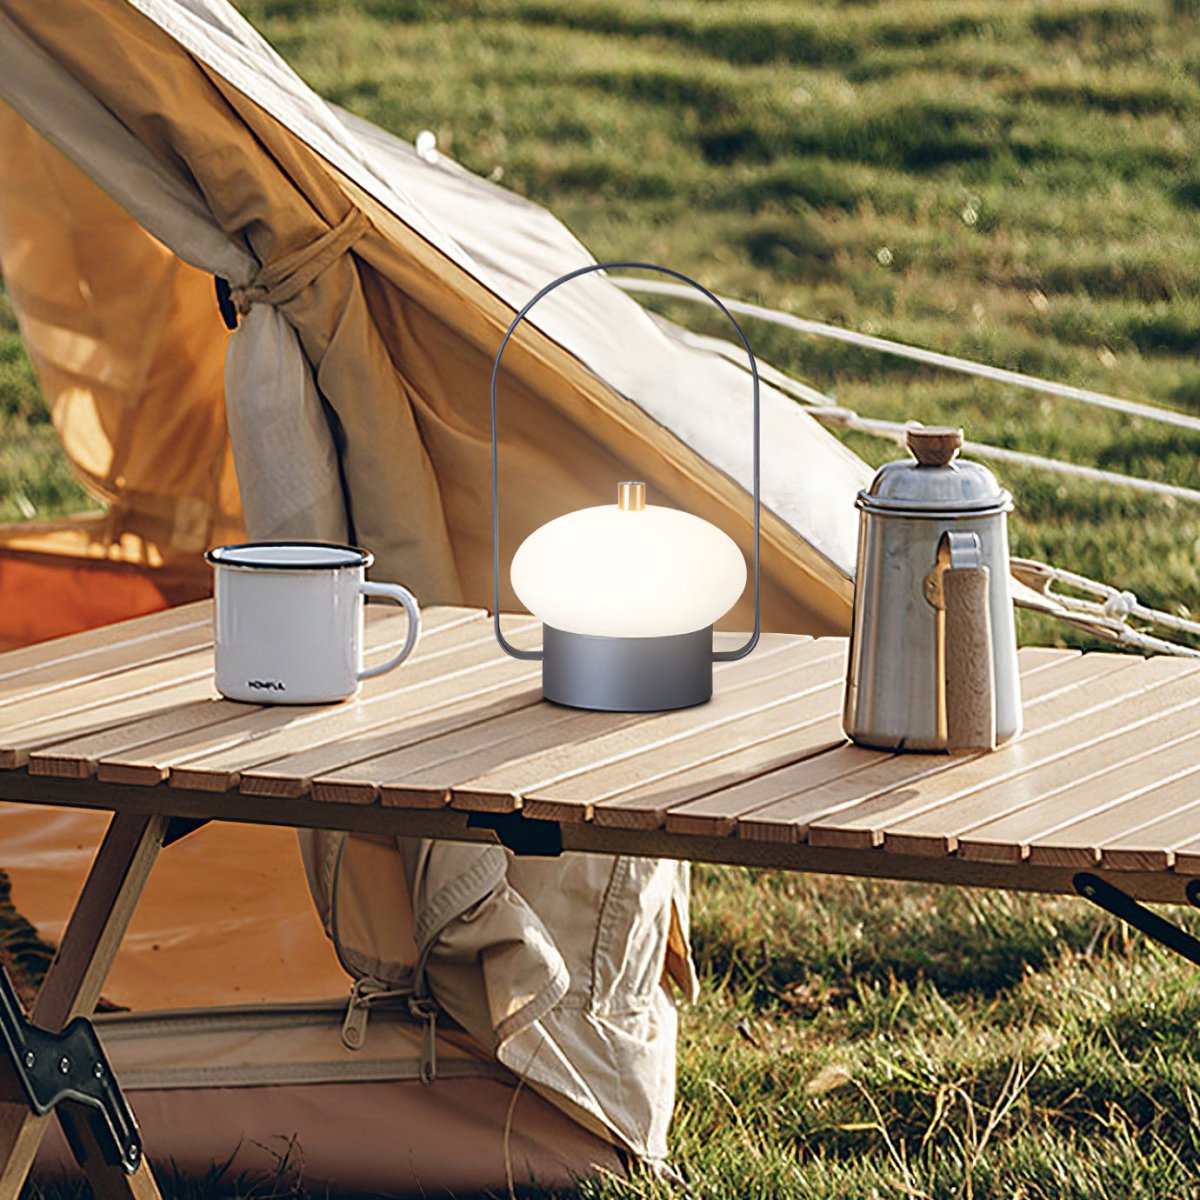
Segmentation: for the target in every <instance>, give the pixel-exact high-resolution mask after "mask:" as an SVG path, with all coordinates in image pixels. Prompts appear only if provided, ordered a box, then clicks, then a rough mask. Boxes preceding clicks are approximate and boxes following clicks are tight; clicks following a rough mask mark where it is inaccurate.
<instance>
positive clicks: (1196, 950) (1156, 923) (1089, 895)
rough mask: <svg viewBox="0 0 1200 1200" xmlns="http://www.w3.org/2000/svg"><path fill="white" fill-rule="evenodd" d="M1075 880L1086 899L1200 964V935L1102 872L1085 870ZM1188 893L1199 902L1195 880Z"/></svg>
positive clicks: (1195, 901)
mask: <svg viewBox="0 0 1200 1200" xmlns="http://www.w3.org/2000/svg"><path fill="white" fill-rule="evenodd" d="M1072 882H1073V883H1074V885H1075V890H1076V891H1077V892H1078V893H1079V894H1080V895H1081V896H1083V897H1084V898H1085V899H1088V900H1090V901H1091V902H1092V903H1093V904H1096V905H1099V907H1100V908H1102V909H1104V910H1105V911H1106V912H1110V913H1112V915H1113V916H1114V917H1119V918H1120V919H1121V920H1122V921H1124V922H1125V923H1126V924H1128V925H1132V926H1133V928H1134V929H1138V930H1140V931H1141V932H1142V933H1144V934H1145V935H1146V936H1147V937H1150V938H1153V939H1154V940H1155V941H1156V942H1159V943H1161V944H1162V945H1164V946H1166V947H1167V949H1169V950H1174V951H1175V953H1176V954H1181V955H1182V956H1183V957H1184V958H1186V959H1187V960H1188V961H1189V962H1193V963H1195V964H1196V965H1197V966H1200V939H1197V938H1194V937H1192V935H1191V934H1190V933H1188V932H1187V930H1186V929H1180V928H1179V926H1178V925H1173V924H1171V922H1170V921H1168V920H1167V919H1166V918H1165V917H1160V916H1159V915H1158V913H1156V912H1151V911H1150V909H1148V908H1146V907H1145V906H1144V905H1141V904H1139V903H1138V902H1137V901H1136V900H1134V899H1133V897H1132V896H1127V895H1126V894H1125V893H1124V892H1123V891H1121V889H1120V888H1118V887H1115V886H1114V885H1113V884H1111V883H1109V882H1108V881H1107V880H1105V879H1101V878H1100V877H1099V876H1098V875H1092V874H1090V873H1088V872H1086V871H1084V872H1081V873H1080V874H1078V875H1076V876H1075V878H1074V880H1072ZM1187 897H1188V900H1190V901H1191V903H1192V904H1198V901H1200V889H1197V887H1196V886H1195V884H1194V883H1190V884H1188V889H1187Z"/></svg>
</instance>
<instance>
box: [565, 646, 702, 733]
mask: <svg viewBox="0 0 1200 1200" xmlns="http://www.w3.org/2000/svg"><path fill="white" fill-rule="evenodd" d="M543 632H544V640H543V643H542V646H543V658H542V694H543V695H544V696H545V698H546V699H547V700H552V701H553V702H554V703H555V704H565V705H567V706H568V707H570V708H590V709H596V710H598V711H600V712H662V711H663V710H665V709H671V708H690V707H692V705H695V704H703V703H704V702H705V701H706V700H711V699H712V689H713V684H712V633H713V631H712V626H711V625H709V626H707V627H706V628H704V629H697V630H696V631H695V632H694V633H677V634H672V635H670V636H668V637H634V638H618V637H592V636H590V635H588V634H583V633H563V631H562V630H561V629H554V628H552V627H551V626H549V625H545V626H543Z"/></svg>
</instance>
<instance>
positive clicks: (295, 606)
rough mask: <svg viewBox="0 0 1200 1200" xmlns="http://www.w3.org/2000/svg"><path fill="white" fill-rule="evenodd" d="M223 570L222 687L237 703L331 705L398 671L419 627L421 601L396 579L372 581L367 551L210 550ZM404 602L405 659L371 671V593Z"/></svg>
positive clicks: (286, 546) (306, 546) (289, 546)
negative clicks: (367, 618) (367, 660)
mask: <svg viewBox="0 0 1200 1200" xmlns="http://www.w3.org/2000/svg"><path fill="white" fill-rule="evenodd" d="M204 557H205V559H206V560H207V562H208V563H209V564H211V566H212V567H213V570H214V572H215V586H214V599H215V604H216V615H215V625H216V637H215V641H216V683H217V691H219V692H220V693H221V695H222V696H224V697H226V699H229V700H243V701H246V702H248V703H251V704H323V703H328V702H331V701H335V700H345V699H346V698H347V697H349V696H353V695H354V693H355V692H356V691H358V685H359V681H360V680H363V679H371V678H372V677H374V676H376V675H382V674H383V673H384V672H385V671H390V670H392V668H393V667H398V666H399V665H400V664H401V663H402V662H403V661H404V660H405V659H406V658H407V657H408V656H409V654H411V653H412V649H413V647H414V646H415V645H416V643H417V636H418V634H419V633H420V631H421V615H420V610H419V609H418V608H417V602H416V599H415V598H414V597H413V595H412V593H411V592H410V591H408V590H407V589H406V588H402V587H400V586H399V585H398V584H394V583H368V582H367V581H366V578H365V575H366V570H367V568H368V567H369V566H370V565H371V563H372V562H373V561H374V559H373V557H372V555H371V554H370V553H369V552H368V551H366V550H360V549H358V548H357V547H355V546H337V545H331V544H328V543H325V542H247V543H245V544H242V545H238V546H221V547H220V548H219V549H216V550H210V551H209V552H208V553H207V554H206V555H205V556H204ZM364 596H380V597H383V598H385V599H388V600H393V601H395V602H396V603H397V604H400V605H403V607H404V609H405V611H406V612H407V613H408V631H407V634H406V636H405V638H404V642H403V644H402V645H401V647H400V650H399V653H397V654H395V655H394V656H393V657H392V658H389V659H388V660H387V662H384V663H380V664H379V665H378V666H374V667H371V668H370V669H369V670H364V669H363V597H364Z"/></svg>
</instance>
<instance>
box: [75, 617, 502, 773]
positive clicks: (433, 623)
mask: <svg viewBox="0 0 1200 1200" xmlns="http://www.w3.org/2000/svg"><path fill="white" fill-rule="evenodd" d="M427 617H428V628H427V630H426V632H425V633H424V634H423V635H422V638H421V641H420V643H419V644H418V649H417V650H416V651H415V652H414V654H413V656H412V658H411V659H409V661H408V662H406V663H405V664H404V665H403V666H402V667H400V668H399V669H397V670H396V671H392V672H389V673H388V674H386V675H382V676H378V677H376V678H374V679H369V680H365V681H364V682H363V684H362V687H361V690H360V692H359V695H358V696H357V697H356V698H355V699H353V700H350V701H345V702H342V703H340V704H299V705H264V706H257V705H246V706H244V707H245V715H243V716H241V717H237V718H235V719H233V720H230V721H222V722H221V723H220V724H219V725H215V726H210V727H204V728H197V729H193V730H190V731H188V732H186V733H183V734H181V735H179V736H177V737H172V738H166V739H163V740H161V741H156V742H151V743H148V744H146V745H143V746H141V747H139V748H137V749H135V750H133V751H131V752H128V753H123V754H115V755H107V756H104V757H103V758H101V759H100V761H99V765H98V767H97V775H98V777H99V778H100V779H101V780H104V781H106V782H112V783H130V784H139V785H143V786H149V785H153V784H155V783H158V782H160V781H161V780H163V779H166V778H168V777H169V776H170V774H171V773H172V771H175V770H179V771H185V770H186V771H187V772H188V773H189V774H188V778H189V781H190V782H189V783H188V786H196V787H201V788H203V787H209V788H214V789H216V790H225V789H227V788H230V787H233V786H235V785H236V783H237V779H238V771H239V769H240V767H241V766H251V765H257V764H258V763H262V762H266V761H269V760H271V759H274V758H278V757H280V756H281V755H283V754H285V753H288V752H290V751H293V750H297V749H300V748H307V747H312V746H316V745H321V744H324V743H325V742H327V741H330V740H333V739H336V738H337V737H338V736H339V733H343V732H346V731H349V730H354V729H359V730H361V729H363V728H367V727H369V726H370V725H371V724H372V723H373V722H375V721H377V720H380V719H383V717H384V716H385V715H387V712H388V706H389V705H399V706H400V710H401V711H403V712H407V713H408V714H409V715H410V717H411V716H412V715H415V714H414V709H413V707H412V706H413V704H414V695H413V692H414V689H416V690H417V692H418V693H419V692H420V691H421V689H424V688H427V687H428V686H430V685H431V684H437V683H439V682H440V683H442V684H443V685H445V686H448V687H449V688H450V689H451V690H452V689H453V684H448V685H447V682H446V681H447V680H450V679H453V678H454V677H455V674H456V672H460V671H462V670H470V669H473V668H474V667H476V666H477V665H478V664H479V662H480V660H481V658H482V656H483V647H484V646H485V645H486V642H487V633H488V631H489V629H490V626H489V625H488V623H487V622H486V621H485V620H484V619H483V618H482V616H481V615H480V614H477V613H472V614H469V615H467V614H462V613H461V612H459V613H456V611H455V610H453V609H446V610H441V611H437V610H431V611H430V612H429V613H428V614H427ZM391 628H392V629H394V630H395V631H396V632H398V633H400V632H402V631H403V626H402V625H400V626H398V627H397V626H393V627H391ZM386 632H387V631H386V630H385V633H386ZM395 645H396V643H395V642H391V641H389V642H386V643H384V644H382V645H375V646H373V647H372V648H371V650H370V651H369V652H368V653H367V655H366V656H365V658H366V662H367V663H368V664H370V663H371V662H372V661H373V660H377V659H382V658H386V657H387V656H388V655H389V654H391V653H393V652H394V647H395ZM464 656H465V657H464Z"/></svg>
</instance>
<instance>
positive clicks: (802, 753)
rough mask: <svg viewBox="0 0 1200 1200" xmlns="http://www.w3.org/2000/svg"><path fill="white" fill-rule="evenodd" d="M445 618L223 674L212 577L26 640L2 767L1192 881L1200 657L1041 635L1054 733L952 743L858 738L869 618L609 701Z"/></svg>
mask: <svg viewBox="0 0 1200 1200" xmlns="http://www.w3.org/2000/svg"><path fill="white" fill-rule="evenodd" d="M425 620H426V636H425V637H424V638H423V639H422V641H421V644H420V647H419V648H418V651H417V654H416V655H414V657H413V659H412V660H411V661H410V662H409V663H407V664H405V666H404V667H402V668H401V669H400V670H399V671H397V672H395V673H394V674H389V675H388V676H385V677H383V678H381V679H379V680H374V681H368V682H366V683H365V685H364V687H363V689H362V691H361V693H360V695H359V697H358V698H357V699H355V700H354V701H351V702H348V703H344V704H339V705H312V706H296V707H287V706H256V705H241V704H235V703H232V702H229V701H225V700H222V699H220V698H219V697H217V696H216V695H215V694H214V692H213V690H212V679H211V666H212V658H211V646H210V644H209V641H208V635H209V632H210V621H211V608H210V606H209V605H208V604H201V605H197V606H191V607H190V608H188V609H184V610H176V611H175V612H173V613H171V614H169V615H165V614H157V615H155V616H154V617H151V618H146V619H139V620H135V621H134V622H131V623H127V624H126V625H124V626H117V627H113V628H111V629H108V630H101V631H95V632H93V633H90V634H85V635H80V636H78V637H75V638H68V639H61V640H60V641H59V642H56V643H52V644H49V645H46V646H41V647H36V648H31V649H30V650H29V651H19V652H16V654H9V655H2V656H0V699H2V698H3V697H6V696H7V697H8V703H6V704H4V705H3V713H4V718H3V721H2V722H0V767H4V766H7V767H8V768H10V769H9V770H0V788H2V789H3V794H8V795H12V796H13V797H19V796H30V797H32V798H35V799H36V798H39V797H40V798H43V799H44V800H45V801H46V802H50V803H72V802H78V803H83V804H95V805H99V806H101V807H104V806H105V805H106V804H108V803H110V802H112V798H113V797H114V796H117V795H118V794H119V796H120V798H121V799H120V806H121V807H122V811H141V812H147V813H148V812H177V814H178V815H200V814H203V813H212V814H214V815H218V816H219V817H220V818H222V819H237V820H256V819H265V820H267V821H270V822H286V821H287V820H289V814H298V816H299V817H302V819H303V820H304V821H305V822H309V823H313V824H317V825H326V824H328V825H329V826H330V827H335V826H336V827H345V828H355V829H362V830H363V831H374V830H385V829H389V830H390V829H395V830H402V829H409V828H413V829H416V828H418V827H419V828H421V829H426V828H427V829H428V830H429V831H432V833H433V835H434V836H443V835H445V836H456V837H457V836H468V837H472V838H477V837H479V836H483V835H480V834H478V833H476V832H473V831H469V830H467V829H466V827H465V820H466V813H464V812H463V811H461V810H462V809H480V810H485V811H497V810H499V811H512V810H517V809H520V810H521V811H523V813H524V816H525V817H526V818H541V819H550V820H556V821H558V822H560V823H561V824H562V827H563V838H564V845H570V846H573V847H576V848H580V849H601V850H604V849H611V850H612V851H613V852H617V851H618V850H619V852H621V853H650V854H653V853H656V852H662V853H667V854H673V855H683V856H690V855H691V854H692V853H693V848H695V850H696V854H697V856H699V857H703V858H710V859H713V860H714V861H715V860H720V861H730V862H747V863H753V862H758V863H761V864H764V865H766V864H772V863H774V864H791V865H796V866H798V867H800V868H801V869H823V867H822V865H824V868H827V869H831V870H843V869H844V870H852V871H853V872H854V873H859V872H866V873H876V874H880V875H889V876H895V877H905V878H910V877H911V878H918V877H920V878H937V877H941V876H939V872H941V873H942V874H944V875H945V877H946V878H947V879H949V878H950V877H951V875H952V876H953V878H954V879H955V880H957V881H959V882H973V881H983V880H993V879H995V880H999V879H1004V880H1007V881H1010V882H1009V885H1010V886H1014V887H1022V886H1028V887H1035V888H1037V887H1047V886H1052V887H1053V888H1054V889H1058V890H1061V889H1062V888H1063V887H1065V886H1067V885H1068V884H1069V881H1070V873H1071V872H1072V871H1073V870H1076V869H1078V868H1079V867H1080V866H1090V867H1092V868H1093V869H1100V870H1112V871H1114V873H1116V874H1119V876H1120V877H1121V878H1122V879H1125V880H1128V881H1130V886H1131V887H1133V888H1134V889H1135V890H1139V894H1141V895H1143V896H1147V897H1158V898H1171V899H1176V900H1178V899H1180V898H1182V896H1183V892H1182V887H1183V884H1182V882H1181V880H1183V881H1186V879H1187V878H1188V877H1189V876H1188V874H1187V873H1188V872H1189V871H1190V872H1193V873H1195V874H1196V875H1197V876H1200V739H1198V738H1196V737H1195V736H1194V734H1193V728H1194V727H1195V726H1196V725H1198V724H1200V722H1197V721H1196V717H1197V716H1198V715H1200V665H1198V664H1195V663H1193V662H1191V661H1185V660H1171V659H1156V660H1152V661H1149V662H1146V661H1143V660H1141V659H1139V658H1134V657H1131V656H1121V655H1113V654H1087V655H1079V654H1077V653H1075V652H1072V651H1062V650H1055V649H1048V648H1042V647H1035V648H1029V649H1025V650H1022V651H1021V653H1020V663H1021V671H1022V690H1023V695H1024V700H1025V712H1026V726H1027V729H1026V733H1025V734H1024V735H1023V736H1022V737H1021V738H1020V739H1018V740H1017V741H1016V742H1015V743H1013V744H1010V745H1008V746H1005V747H1002V748H1001V749H1000V750H999V751H997V752H996V753H994V754H990V755H977V756H966V757H964V758H961V759H951V758H949V757H947V756H944V755H900V754H892V753H887V752H880V751H872V750H867V749H864V748H862V747H858V746H854V745H851V744H849V743H848V742H846V740H845V738H844V736H843V734H842V730H841V711H840V710H841V691H842V677H843V673H844V661H843V656H844V651H845V641H844V639H823V640H818V641H816V642H813V641H811V640H810V639H800V638H796V637H791V636H787V635H767V636H765V637H764V639H763V643H762V645H761V646H760V648H759V649H758V650H757V651H756V652H755V654H753V655H751V656H750V657H749V658H748V659H746V660H742V661H739V662H735V663H723V664H720V665H719V666H718V668H717V673H716V691H715V696H714V699H713V701H712V702H711V703H710V704H707V705H703V706H700V707H697V708H695V709H690V710H681V711H676V712H667V713H644V714H628V713H626V714H612V713H609V714H605V713H592V712H584V711H579V710H571V709H565V708H559V707H556V706H553V705H548V704H545V703H544V702H542V701H541V699H540V688H539V686H538V684H539V680H538V675H539V672H540V667H539V666H538V664H537V663H536V662H532V663H531V662H514V661H513V660H511V659H508V658H506V657H504V656H503V655H502V654H501V653H500V651H499V650H498V648H497V647H496V646H495V644H494V641H493V637H492V630H491V624H490V621H489V620H488V619H487V617H486V614H484V613H482V612H480V611H477V610H476V611H471V610H466V609H437V608H431V609H430V610H427V612H426V614H425ZM516 622H517V628H516V630H515V632H513V633H512V636H513V637H514V638H515V639H516V640H518V641H521V642H523V643H528V644H530V645H533V644H536V642H537V641H538V639H539V635H540V629H539V627H538V624H537V622H535V621H533V620H532V619H529V618H517V619H516ZM367 624H368V646H369V650H368V656H367V657H368V661H379V660H380V659H381V658H382V657H383V656H384V655H385V654H387V653H390V652H391V650H392V649H393V648H394V647H395V645H396V644H397V642H398V641H399V639H400V637H401V636H402V634H403V632H404V617H403V616H402V615H401V614H399V613H398V612H396V610H395V609H393V608H391V607H373V608H371V609H369V610H368V613H367ZM719 640H723V641H725V642H733V641H737V640H739V639H738V637H737V635H720V639H719ZM26 760H28V763H29V769H28V770H19V769H11V768H14V767H17V766H18V765H19V764H20V763H22V762H24V761H26ZM93 772H95V773H96V774H97V775H98V776H99V779H100V780H101V782H93V780H92V778H91V776H92V773H93ZM111 780H117V781H120V780H124V781H126V783H125V784H122V783H120V782H109V781H111ZM14 781H15V782H14ZM133 782H136V784H137V786H128V784H130V783H133ZM68 785H69V786H68ZM168 785H169V786H168ZM238 785H240V789H241V790H240V792H236V793H235V792H232V791H230V790H229V789H232V788H234V787H236V786H238ZM56 789H57V790H56ZM168 796H170V797H179V798H180V800H179V803H178V804H176V803H175V801H174V800H171V799H168V798H167V797H168ZM139 797H141V798H142V799H139ZM205 797H207V798H208V799H204V798H205ZM398 809H409V810H411V820H409V819H408V818H406V817H405V815H404V813H403V812H397V811H396V810H398ZM322 813H324V815H321V814H322ZM351 813H357V814H360V816H357V817H354V818H351V817H350V816H349V815H348V814H351ZM589 818H590V819H589ZM406 821H407V823H406ZM422 822H423V823H424V824H422ZM438 831H441V833H440V834H439V832H438ZM881 842H882V847H883V848H882V850H881V849H880V843H881ZM639 847H640V849H639ZM972 855H979V856H980V860H976V859H974V858H972ZM989 855H993V856H995V857H996V858H997V859H998V861H994V862H993V861H991V860H990V859H988V860H987V861H982V859H984V858H987V856H989ZM1000 859H1004V860H1005V861H999V860H1000ZM921 864H928V865H927V866H926V865H921ZM1172 868H1173V870H1172ZM1156 873H1157V875H1156ZM1164 876H1165V877H1166V878H1159V877H1164ZM1156 880H1157V881H1156Z"/></svg>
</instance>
